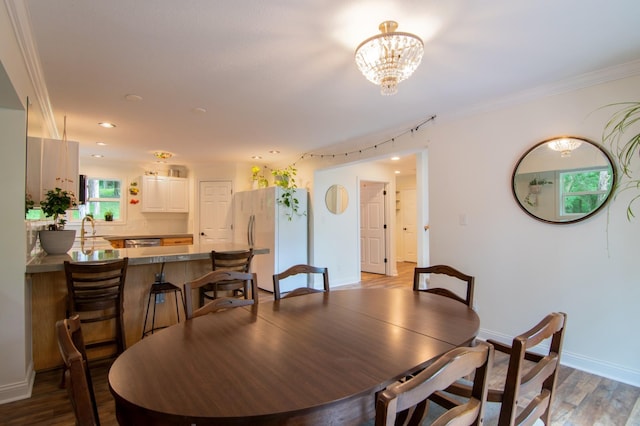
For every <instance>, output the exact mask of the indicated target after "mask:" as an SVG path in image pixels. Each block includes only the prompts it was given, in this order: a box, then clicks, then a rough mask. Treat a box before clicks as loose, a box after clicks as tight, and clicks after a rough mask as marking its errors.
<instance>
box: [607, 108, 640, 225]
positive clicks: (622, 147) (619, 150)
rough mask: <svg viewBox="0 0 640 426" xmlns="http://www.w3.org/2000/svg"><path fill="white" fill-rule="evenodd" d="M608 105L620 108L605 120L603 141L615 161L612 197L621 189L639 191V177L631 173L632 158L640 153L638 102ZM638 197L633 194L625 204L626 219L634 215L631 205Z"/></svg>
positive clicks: (639, 112) (638, 195)
mask: <svg viewBox="0 0 640 426" xmlns="http://www.w3.org/2000/svg"><path fill="white" fill-rule="evenodd" d="M608 106H616V107H620V108H621V109H620V110H619V111H617V112H616V113H614V114H613V115H612V116H611V118H610V119H609V121H608V122H607V124H606V126H605V128H604V133H603V137H602V139H603V141H604V142H608V143H609V145H610V146H611V150H612V151H613V155H614V159H615V161H616V162H617V167H618V170H620V172H621V173H619V174H618V182H616V184H615V187H614V193H615V195H614V197H617V196H618V194H620V193H621V192H622V191H626V190H629V189H631V190H633V189H635V190H638V191H640V179H638V178H634V177H633V174H632V164H631V163H632V160H633V158H634V157H636V160H637V155H638V154H640V102H621V103H617V104H612V105H608ZM638 199H640V194H636V195H634V196H633V197H632V198H631V200H630V201H629V204H628V205H627V219H628V220H631V218H632V217H635V214H633V210H632V208H631V207H632V205H633V203H634V202H635V201H636V200H638Z"/></svg>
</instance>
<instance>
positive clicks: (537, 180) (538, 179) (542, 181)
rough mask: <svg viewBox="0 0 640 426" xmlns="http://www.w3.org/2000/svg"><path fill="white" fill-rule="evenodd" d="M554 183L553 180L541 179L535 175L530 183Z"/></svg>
mask: <svg viewBox="0 0 640 426" xmlns="http://www.w3.org/2000/svg"><path fill="white" fill-rule="evenodd" d="M552 183H553V182H551V181H550V180H546V179H540V178H538V177H535V178H533V180H532V181H531V182H529V185H550V184H552Z"/></svg>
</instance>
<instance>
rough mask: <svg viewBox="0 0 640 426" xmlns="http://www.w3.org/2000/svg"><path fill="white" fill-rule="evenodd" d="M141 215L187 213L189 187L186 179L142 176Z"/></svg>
mask: <svg viewBox="0 0 640 426" xmlns="http://www.w3.org/2000/svg"><path fill="white" fill-rule="evenodd" d="M141 181H142V194H141V195H142V212H143V213H154V212H159V213H188V212H189V187H188V180H187V179H186V178H179V177H170V176H142V179H141Z"/></svg>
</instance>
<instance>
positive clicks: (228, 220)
mask: <svg viewBox="0 0 640 426" xmlns="http://www.w3.org/2000/svg"><path fill="white" fill-rule="evenodd" d="M232 223H233V209H232V194H231V181H204V182H200V244H211V243H220V242H229V243H230V242H232V241H233V229H232V227H231V224H232Z"/></svg>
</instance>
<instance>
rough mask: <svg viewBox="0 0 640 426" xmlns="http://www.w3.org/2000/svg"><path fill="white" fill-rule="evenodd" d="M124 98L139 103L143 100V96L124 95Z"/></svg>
mask: <svg viewBox="0 0 640 426" xmlns="http://www.w3.org/2000/svg"><path fill="white" fill-rule="evenodd" d="M124 98H125V99H126V100H128V101H130V102H139V101H141V100H142V96H139V95H134V94H129V95H124Z"/></svg>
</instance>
